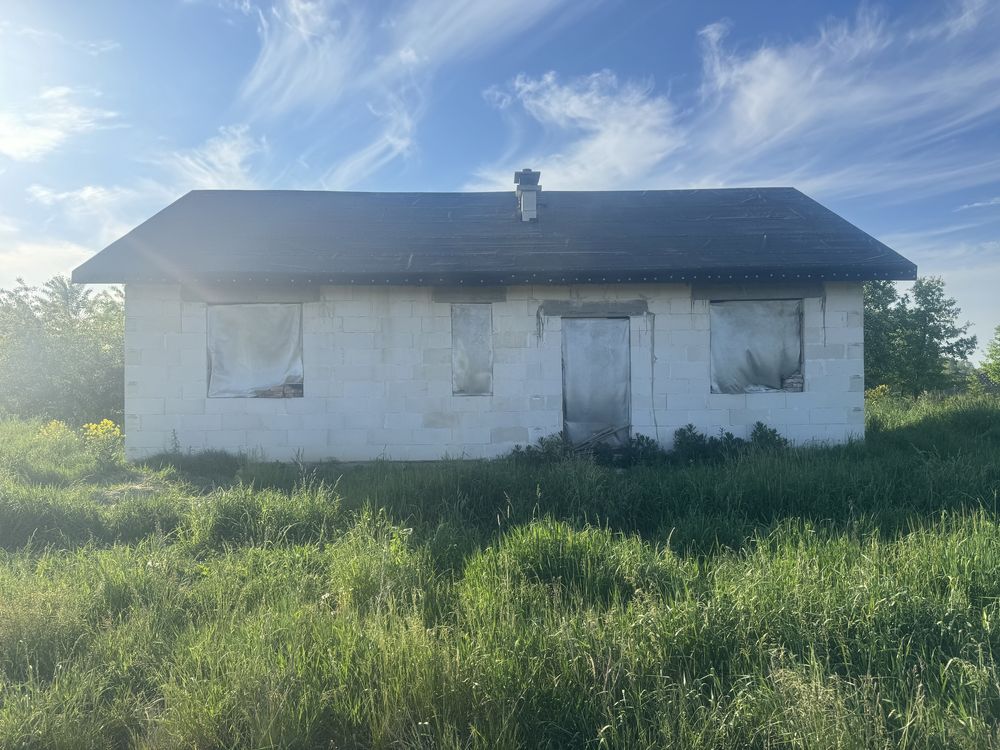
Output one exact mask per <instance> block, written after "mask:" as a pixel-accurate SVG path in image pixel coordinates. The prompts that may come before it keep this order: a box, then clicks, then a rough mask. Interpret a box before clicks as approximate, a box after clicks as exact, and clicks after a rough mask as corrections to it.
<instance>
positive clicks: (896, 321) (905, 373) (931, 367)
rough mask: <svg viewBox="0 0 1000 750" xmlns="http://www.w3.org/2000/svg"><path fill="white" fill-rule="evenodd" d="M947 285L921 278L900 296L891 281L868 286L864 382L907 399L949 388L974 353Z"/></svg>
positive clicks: (973, 337)
mask: <svg viewBox="0 0 1000 750" xmlns="http://www.w3.org/2000/svg"><path fill="white" fill-rule="evenodd" d="M959 315H961V310H960V309H959V307H958V304H957V303H956V302H955V300H954V299H952V298H950V297H947V296H945V291H944V281H943V280H941V279H940V278H937V277H933V276H929V277H923V278H920V279H917V281H916V282H915V283H914V285H913V289H912V290H911V291H910V292H909V293H908V294H904V295H900V294H899V293H898V291H897V290H896V288H895V286H894V285H893V284H892V283H891V282H887V281H875V282H869V283H868V284H866V285H865V380H866V382H867V383H868V384H869V385H872V386H874V385H878V384H881V383H885V384H887V385H889V386H891V387H892V388H894V389H896V390H898V391H901V392H903V393H906V394H909V395H917V394H919V393H922V392H923V391H934V390H942V389H946V388H950V387H952V386H954V385H955V384H956V382H957V380H958V379H959V377H958V375H957V373H960V372H961V367H960V366H959V365H960V364H962V363H964V362H966V361H967V360H968V357H969V355H970V354H971V353H972V352H973V351H974V350H975V348H976V337H975V336H967V335H966V333H967V332H968V330H969V325H970V324H969V323H964V324H962V325H959V323H958V320H959Z"/></svg>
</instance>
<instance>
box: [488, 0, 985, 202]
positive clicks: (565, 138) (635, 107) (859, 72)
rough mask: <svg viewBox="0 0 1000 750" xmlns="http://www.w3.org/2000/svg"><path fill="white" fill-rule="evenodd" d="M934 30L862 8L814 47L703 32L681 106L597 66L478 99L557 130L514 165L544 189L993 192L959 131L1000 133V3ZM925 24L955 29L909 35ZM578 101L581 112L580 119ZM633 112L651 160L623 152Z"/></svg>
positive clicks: (722, 28)
mask: <svg viewBox="0 0 1000 750" xmlns="http://www.w3.org/2000/svg"><path fill="white" fill-rule="evenodd" d="M970 19H974V20H975V23H972V22H971V21H970ZM934 23H935V24H936V25H934V24H930V22H928V23H927V24H925V25H919V26H918V25H912V24H911V25H910V26H907V24H906V22H905V20H897V21H894V22H890V21H889V20H887V19H886V18H885V17H884V16H882V15H880V14H878V13H876V12H874V11H871V10H868V9H865V8H863V9H862V10H861V11H860V12H859V14H858V15H857V16H856V17H855V18H854V19H852V20H849V21H848V20H832V21H828V22H827V23H825V24H824V25H822V26H821V27H820V28H819V30H818V31H817V32H816V33H815V34H814V35H813V36H812V37H811V38H808V39H805V40H802V41H795V42H788V43H782V44H776V43H768V44H763V45H761V46H759V47H757V48H755V49H752V50H749V51H741V50H738V49H735V48H732V47H730V46H728V45H727V39H728V33H729V31H730V27H729V24H728V23H727V22H719V23H715V24H711V25H709V26H707V27H705V28H704V29H702V31H701V33H700V40H701V45H702V70H703V72H702V79H701V83H700V86H699V87H698V89H697V92H696V94H697V95H696V96H694V97H693V98H691V100H690V102H689V103H686V104H685V106H683V107H680V106H674V105H672V103H671V101H670V100H669V99H668V98H667V96H666V95H665V94H662V93H657V92H656V90H655V89H654V88H653V87H652V86H651V85H649V84H647V83H645V82H643V83H628V82H626V83H620V82H618V81H617V80H616V79H614V77H613V76H611V75H610V74H609V73H606V72H605V73H600V74H596V75H595V76H591V77H589V78H580V79H573V80H570V81H566V82H562V83H560V82H559V80H558V78H557V77H556V76H555V75H554V74H551V73H550V74H547V75H545V76H542V77H538V78H531V77H526V76H523V75H522V76H519V77H517V78H515V79H514V80H513V81H512V82H511V83H509V84H508V85H506V86H502V87H494V88H492V89H489V90H488V92H487V94H486V96H487V98H488V99H489V100H491V101H492V102H493V103H494V105H495V106H500V107H505V110H504V111H505V116H508V117H509V116H510V112H511V110H512V109H516V110H517V111H518V112H519V113H521V116H522V118H524V119H526V120H527V121H528V122H529V124H534V125H535V126H536V127H540V128H541V130H542V136H541V137H544V136H545V135H550V134H551V131H552V130H553V129H555V130H558V131H559V133H558V134H559V138H558V139H556V138H551V137H549V138H548V139H547V143H545V145H544V146H535V147H534V148H531V147H523V148H522V150H521V152H520V158H518V159H517V161H518V163H522V162H524V163H528V162H529V161H530V163H532V164H535V165H538V166H540V167H543V169H544V172H545V173H546V174H548V175H549V177H548V178H547V179H546V181H547V182H548V183H549V184H550V185H551V186H552V187H560V188H576V187H588V186H591V185H592V184H593V175H594V169H593V167H592V165H594V164H600V165H603V166H602V171H603V172H604V173H605V174H607V175H609V178H610V179H605V180H602V184H605V185H614V186H627V187H705V186H725V185H733V184H760V185H768V184H771V185H774V184H795V185H797V186H800V187H803V188H804V189H807V190H810V191H814V192H817V193H820V194H821V195H823V196H824V197H827V198H830V197H857V196H863V195H888V194H890V193H894V194H899V193H900V192H902V191H906V193H907V195H908V196H909V197H910V198H913V197H917V196H927V195H933V194H935V193H939V192H942V191H946V190H955V189H957V188H960V187H972V186H976V185H982V184H986V183H989V182H990V181H992V180H995V179H996V174H997V171H998V169H1000V156H998V155H996V154H992V153H989V152H988V151H985V150H983V148H984V147H982V146H979V145H977V144H978V143H981V141H979V140H977V139H974V138H968V139H959V138H957V136H959V135H961V134H966V133H969V132H972V131H976V130H984V129H988V128H1000V47H997V46H996V44H995V43H994V42H993V40H994V39H995V38H996V35H997V34H998V33H1000V9H998V8H997V7H996V6H988V5H986V4H983V3H972V2H970V3H966V4H964V5H959V6H956V7H954V8H953V9H952V11H951V14H950V15H947V16H944V17H940V18H938V19H935V22H934ZM932 25H933V26H934V27H935V28H939V27H946V28H948V29H950V31H948V32H947V33H940V34H936V35H931V34H924V33H921V34H918V35H915V34H914V31H915V30H920V29H926V28H930V27H931V26H932ZM595 81H597V82H600V83H599V84H595ZM580 107H583V108H584V109H585V111H587V112H589V114H588V115H587V118H589V119H584V118H580V117H579V116H577V115H576V114H574V113H576V112H577V111H578V110H579V108H580ZM608 112H618V113H620V115H621V116H622V119H624V120H625V122H624V123H623V125H622V126H619V125H618V124H617V122H616V120H615V118H614V117H613V116H609V115H607V114H604V113H608ZM628 117H633V118H635V122H636V123H637V124H638V133H637V135H636V137H635V140H634V143H639V144H641V143H642V142H648V143H651V144H652V145H653V147H652V148H651V149H650V151H649V154H648V158H647V159H642V158H637V157H636V155H634V154H630V153H629V150H628V148H627V147H628V146H629V145H631V144H630V142H629V139H628V136H627V131H628V129H630V128H631V126H632V122H629V121H628V119H627V118H628ZM583 123H587V124H589V127H584V126H582V124H583ZM616 128H619V129H620V130H621V131H624V132H623V134H622V135H619V136H617V137H616ZM550 144H555V145H550ZM623 145H624V146H625V147H626V148H624V149H623ZM633 148H635V147H634V146H633ZM636 150H638V149H636ZM505 156H509V155H505ZM507 161H509V158H508V159H507ZM615 165H617V166H615ZM508 167H509V164H507V163H505V164H503V165H502V169H501V165H499V164H493V165H486V166H485V167H483V168H481V169H480V170H478V172H477V175H476V178H475V179H474V180H473V181H471V182H470V185H479V184H482V183H483V182H484V180H483V177H484V175H485V176H489V175H494V174H496V175H502V176H503V182H502V184H503V186H504V187H507V183H508V182H509V179H507V176H506V172H507V171H509V169H508ZM556 177H558V179H556ZM490 181H491V180H486V182H490Z"/></svg>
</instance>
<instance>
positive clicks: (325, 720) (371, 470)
mask: <svg viewBox="0 0 1000 750" xmlns="http://www.w3.org/2000/svg"><path fill="white" fill-rule="evenodd" d="M868 415H869V416H868V440H867V442H866V443H865V444H863V445H861V444H855V445H848V446H841V447H832V448H810V449H782V448H781V446H780V445H778V444H775V443H774V442H773V441H774V438H775V436H773V435H767V434H765V433H760V434H759V435H758V437H757V442H758V445H757V446H756V447H755V448H750V447H749V446H743V447H742V448H740V449H738V450H728V449H725V450H724V449H722V448H719V449H718V450H716V449H714V448H713V449H708V448H706V446H708V445H714V444H713V443H711V441H710V439H709V438H707V437H703V436H697V435H695V434H693V433H691V435H690V438H691V442H692V445H693V447H692V448H691V449H690V456H689V457H688V458H686V459H684V460H680V459H679V458H677V457H674V458H672V459H662V458H658V459H657V460H654V461H637V462H635V465H634V466H632V467H631V468H626V469H623V468H621V467H620V466H604V465H601V464H600V463H599V462H597V461H595V460H592V459H590V458H588V457H581V456H577V455H567V454H563V453H561V452H560V451H561V449H560V448H559V447H558V446H552V447H551V450H550V451H549V453H550V454H551V455H547V457H546V458H545V460H537V459H538V456H534V455H532V456H526V455H514V456H510V457H507V458H504V459H500V460H496V461H490V462H472V461H468V462H461V461H456V462H444V463H440V464H431V465H405V464H390V463H384V462H381V463H375V464H371V465H364V466H342V465H337V464H321V465H315V466H294V465H285V464H270V463H263V464H261V463H252V462H248V461H244V460H239V459H234V458H232V457H226V456H222V455H218V454H211V455H198V456H185V455H175V456H172V457H171V456H167V457H163V458H162V459H160V460H158V461H157V462H152V463H151V464H150V465H148V466H145V467H130V466H127V465H124V464H123V463H122V462H121V460H120V452H116V451H120V442H116V441H120V438H118V437H117V436H116V435H115V434H114V431H113V430H111V429H110V428H108V427H107V426H106V425H105V426H104V427H101V425H100V423H99V422H97V423H94V425H93V426H92V427H90V428H87V429H84V430H82V431H81V430H78V429H71V428H68V427H65V426H60V425H53V424H47V423H44V422H23V421H8V422H5V423H0V467H2V468H0V548H2V549H0V592H2V596H0V746H2V747H12V748H17V747H38V748H59V747H63V748H88V747H92V748H109V747H112V748H113V747H126V746H141V747H147V748H176V747H199V748H229V747H232V748H243V747H253V748H266V747H345V748H348V747H383V748H388V747H427V748H429V747H445V748H448V747H451V748H474V747H484V748H486V747H488V748H494V747H551V748H555V747H586V746H593V747H622V748H633V747H671V746H672V747H685V748H699V747H703V748H727V747H728V748H745V747H761V748H764V747H802V748H806V747H808V748H812V747H844V748H853V747H856V748H871V747H884V748H895V747H919V748H923V747H941V748H944V747H948V748H952V747H957V748H962V747H966V748H983V747H992V746H997V745H998V744H1000V667H998V663H997V654H998V653H1000V652H998V646H1000V628H998V624H997V623H998V620H1000V519H998V518H997V497H998V492H1000V463H998V462H997V460H996V458H997V455H1000V453H998V452H1000V399H997V398H996V397H990V396H968V395H967V396H960V397H950V398H934V397H924V398H920V399H917V400H907V399H902V398H899V397H895V396H893V395H891V393H890V392H889V390H888V389H883V390H881V391H878V392H873V394H872V400H871V402H870V403H869V407H868ZM716 439H717V440H718V441H719V445H722V444H723V443H725V442H726V441H725V438H724V436H723V437H722V438H716ZM769 441H770V442H769ZM542 449H545V446H542Z"/></svg>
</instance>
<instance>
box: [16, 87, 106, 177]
mask: <svg viewBox="0 0 1000 750" xmlns="http://www.w3.org/2000/svg"><path fill="white" fill-rule="evenodd" d="M87 93H88V92H85V91H82V90H80V89H73V88H70V87H68V86H57V87H53V88H48V89H44V90H43V91H41V92H40V93H39V94H38V95H37V96H36V97H35V98H34V100H33V101H32V102H31V103H30V104H28V105H27V106H22V107H17V106H13V107H10V106H8V107H7V108H5V109H0V154H3V155H4V156H7V157H8V158H10V159H13V160H15V161H35V160H37V159H40V158H41V157H43V156H45V155H46V154H48V153H50V152H52V151H54V150H56V149H58V148H59V147H60V146H62V145H63V144H64V143H65V142H66V141H67V140H69V139H70V138H71V137H72V136H74V135H78V134H80V133H87V132H91V131H94V130H99V129H102V128H109V127H116V126H117V125H118V124H119V123H118V119H117V118H118V114H117V113H116V112H112V111H110V110H106V109H100V108H98V107H91V106H87V105H84V104H81V103H79V101H78V100H79V99H81V98H83V97H84V96H85V95H86V94H87ZM89 93H90V94H91V95H93V93H94V92H89Z"/></svg>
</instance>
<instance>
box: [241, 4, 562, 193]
mask: <svg viewBox="0 0 1000 750" xmlns="http://www.w3.org/2000/svg"><path fill="white" fill-rule="evenodd" d="M567 3H568V0H535V2H533V3H529V4H524V3H520V2H514V0H493V1H492V2H480V1H479V0H397V1H396V2H393V3H385V4H375V3H370V4H356V3H348V2H345V1H344V0H278V2H276V3H275V4H274V5H273V6H272V7H271V8H270V9H269V10H268V11H266V12H265V11H260V10H258V11H257V19H258V32H259V36H260V40H261V46H260V51H259V53H258V56H257V59H256V61H255V63H254V66H253V68H252V69H251V71H250V73H249V74H248V75H247V77H246V79H245V80H244V81H243V84H242V87H241V99H242V101H243V103H244V104H245V105H247V106H248V107H249V109H250V112H251V113H252V115H253V117H254V118H264V119H275V118H278V117H288V116H290V115H292V114H296V115H299V116H300V117H306V118H314V117H316V116H317V115H319V114H320V113H323V112H328V111H331V110H332V109H333V108H336V118H331V127H330V128H329V131H328V134H327V136H326V138H325V139H323V141H324V143H316V144H315V145H314V147H313V149H312V150H313V151H322V152H325V153H327V154H328V159H329V161H330V166H329V167H328V168H327V170H326V173H325V176H324V178H323V179H322V181H321V182H322V184H324V185H331V186H337V187H351V186H353V185H355V184H358V183H360V182H363V181H364V180H365V179H366V178H368V177H369V176H370V175H371V174H373V173H374V172H377V171H378V170H380V169H382V168H383V167H385V166H386V165H388V164H389V163H391V162H393V161H394V160H396V159H397V158H399V157H401V156H407V155H409V154H411V153H413V152H414V151H415V139H416V129H417V126H418V124H419V121H420V119H421V117H422V115H423V111H424V109H423V104H424V102H425V100H426V98H427V94H426V92H427V90H428V88H429V87H430V85H431V82H432V79H433V76H434V73H435V72H436V71H437V70H438V69H439V68H440V67H441V66H443V65H445V64H448V63H451V62H454V61H456V60H458V59H462V58H467V57H472V56H475V55H479V54H482V53H483V52H484V51H486V50H488V49H491V48H494V47H496V46H497V45H499V44H502V43H503V42H504V41H505V40H508V39H509V38H511V37H512V36H514V35H516V34H518V33H519V32H522V31H524V30H525V29H527V28H529V27H532V26H534V25H536V24H538V22H539V21H540V20H542V19H543V18H545V17H546V16H547V15H549V14H551V13H552V11H553V10H554V9H555V8H556V7H558V6H560V5H564V4H567ZM373 117H374V121H373ZM359 130H363V131H367V130H372V131H375V132H377V133H378V134H377V135H376V136H375V137H374V138H373V139H371V140H370V141H369V142H368V143H367V144H366V145H365V146H363V147H362V148H360V149H358V150H356V151H354V152H352V153H346V154H331V153H330V152H331V151H334V149H331V148H329V147H328V146H329V145H330V144H336V143H338V142H339V141H343V140H347V141H351V140H353V135H354V133H356V132H358V131H359ZM345 135H346V136H347V137H346V138H344V137H343V136H345Z"/></svg>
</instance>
